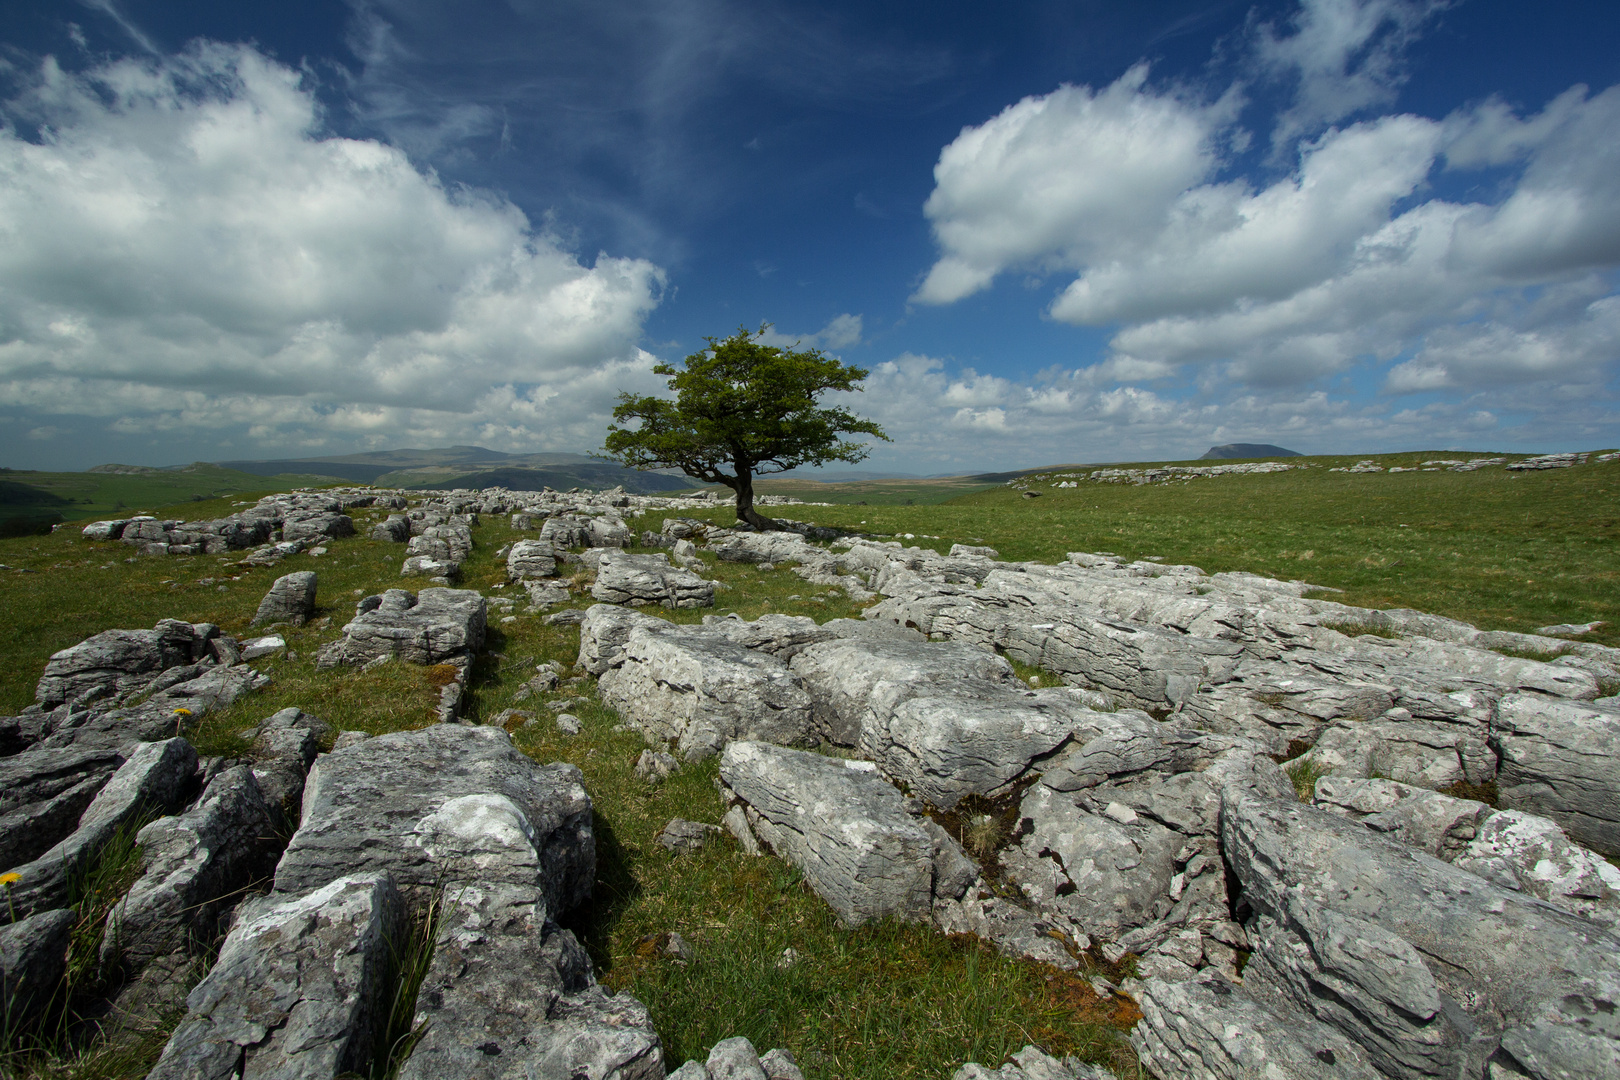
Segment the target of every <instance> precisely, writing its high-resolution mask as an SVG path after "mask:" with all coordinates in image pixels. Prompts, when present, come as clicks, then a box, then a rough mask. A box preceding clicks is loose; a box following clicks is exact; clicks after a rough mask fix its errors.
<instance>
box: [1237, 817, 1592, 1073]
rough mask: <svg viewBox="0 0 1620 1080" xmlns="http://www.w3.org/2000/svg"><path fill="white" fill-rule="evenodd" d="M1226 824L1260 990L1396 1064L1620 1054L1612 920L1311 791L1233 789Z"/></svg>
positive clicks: (1564, 1061) (1454, 1069)
mask: <svg viewBox="0 0 1620 1080" xmlns="http://www.w3.org/2000/svg"><path fill="white" fill-rule="evenodd" d="M1221 830H1222V837H1223V840H1224V842H1225V843H1224V850H1225V853H1226V857H1227V859H1228V861H1229V862H1230V863H1231V865H1232V868H1233V870H1234V872H1235V873H1236V874H1237V877H1238V880H1239V882H1240V884H1241V886H1242V890H1243V900H1244V903H1245V905H1246V906H1247V908H1248V909H1249V911H1250V912H1251V913H1252V914H1251V919H1252V925H1251V929H1250V939H1251V941H1252V942H1253V944H1254V955H1253V956H1252V957H1251V959H1250V961H1249V964H1248V966H1247V967H1246V968H1245V969H1244V984H1245V988H1246V989H1247V990H1248V991H1249V992H1250V993H1251V994H1253V995H1255V996H1257V997H1258V998H1259V999H1260V1000H1261V1001H1262V1002H1268V1001H1274V1002H1277V1003H1279V1005H1280V1006H1281V1007H1283V1008H1285V1009H1287V1008H1292V1009H1297V1010H1301V1011H1304V1012H1307V1013H1309V1014H1311V1015H1314V1016H1315V1017H1316V1018H1317V1019H1319V1020H1322V1021H1323V1022H1325V1023H1328V1024H1331V1025H1333V1026H1334V1027H1336V1028H1338V1029H1339V1030H1340V1031H1342V1032H1343V1033H1344V1034H1345V1035H1347V1036H1348V1037H1349V1038H1351V1039H1352V1040H1353V1041H1355V1042H1356V1043H1358V1044H1359V1045H1360V1046H1361V1047H1362V1049H1363V1050H1364V1051H1365V1052H1366V1055H1367V1057H1368V1059H1369V1060H1371V1061H1372V1062H1373V1064H1374V1065H1375V1066H1376V1067H1377V1068H1378V1069H1379V1070H1380V1071H1381V1072H1383V1073H1384V1074H1386V1075H1388V1076H1395V1077H1408V1076H1412V1077H1415V1076H1442V1075H1459V1076H1482V1075H1484V1074H1485V1068H1486V1062H1487V1061H1491V1062H1494V1063H1497V1064H1495V1065H1493V1068H1495V1067H1499V1066H1500V1067H1511V1068H1513V1069H1517V1070H1518V1073H1517V1074H1523V1075H1531V1076H1542V1077H1552V1076H1566V1075H1567V1076H1595V1075H1609V1071H1610V1070H1612V1069H1614V1068H1615V1067H1617V1066H1620V1024H1617V1023H1616V1021H1615V1020H1614V1017H1615V1015H1616V1011H1615V1004H1616V999H1617V998H1620V939H1617V938H1615V937H1614V935H1613V934H1612V933H1611V932H1610V931H1609V930H1608V929H1606V928H1604V927H1602V926H1599V925H1598V924H1596V923H1593V922H1591V921H1590V920H1587V919H1582V918H1580V917H1578V916H1574V915H1569V914H1565V913H1564V912H1561V911H1557V910H1555V909H1554V908H1551V907H1549V906H1547V905H1546V904H1544V903H1541V902H1540V901H1538V900H1535V899H1533V898H1529V897H1526V896H1524V895H1523V894H1520V893H1516V892H1511V891H1509V890H1505V889H1501V888H1499V887H1497V886H1494V885H1492V884H1491V883H1489V882H1487V881H1486V880H1484V879H1483V878H1480V877H1478V876H1476V875H1474V874H1470V873H1468V872H1466V871H1464V870H1460V869H1458V868H1456V867H1453V866H1449V865H1447V864H1446V863H1443V862H1440V861H1439V860H1437V859H1433V858H1431V857H1429V856H1427V855H1424V854H1422V853H1420V852H1417V851H1415V850H1413V849H1411V848H1408V847H1406V846H1404V845H1401V844H1399V843H1396V842H1395V841H1392V840H1389V839H1385V838H1382V837H1379V836H1378V835H1377V834H1376V833H1374V832H1372V831H1371V830H1369V829H1367V828H1365V827H1363V826H1362V825H1360V824H1358V823H1355V822H1353V821H1349V820H1347V819H1345V818H1342V817H1339V816H1336V815H1333V814H1326V813H1323V812H1321V811H1319V810H1314V809H1312V808H1310V807H1307V806H1303V805H1301V804H1299V803H1290V802H1287V801H1284V800H1271V799H1264V798H1259V797H1256V796H1253V795H1243V794H1230V793H1229V795H1228V797H1227V798H1225V800H1224V803H1223V806H1222V812H1221ZM1594 1066H1597V1067H1598V1071H1595V1072H1594V1071H1593V1069H1594ZM1507 1075H1510V1076H1511V1075H1516V1073H1514V1072H1512V1071H1509V1072H1508V1073H1507Z"/></svg>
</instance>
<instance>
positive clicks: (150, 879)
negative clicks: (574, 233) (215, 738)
mask: <svg viewBox="0 0 1620 1080" xmlns="http://www.w3.org/2000/svg"><path fill="white" fill-rule="evenodd" d="M136 840H137V841H138V842H139V844H140V845H141V877H140V878H139V879H138V880H137V881H136V882H135V884H134V885H133V886H131V887H130V890H129V892H128V893H126V894H125V896H124V898H123V900H121V901H119V903H118V905H117V906H116V907H115V908H114V909H113V911H112V913H111V915H110V916H109V917H108V923H107V932H106V936H105V938H104V939H103V941H102V947H101V948H102V956H103V960H104V962H106V961H113V960H121V961H122V962H123V963H124V964H125V966H126V968H127V969H128V970H129V971H130V972H131V973H139V972H140V971H141V970H142V969H143V968H145V967H146V966H147V965H148V964H150V963H152V962H154V961H156V960H160V959H162V958H166V957H169V956H172V955H175V954H180V955H187V954H190V953H191V952H192V951H193V950H206V949H208V948H209V947H211V946H212V945H213V944H214V943H216V942H217V941H218V940H219V938H220V937H221V936H223V927H221V925H220V920H221V917H222V916H223V915H225V914H226V913H228V912H229V910H230V909H231V907H232V906H234V904H235V901H236V898H237V897H239V896H240V895H241V894H242V890H243V889H245V888H246V887H247V886H248V885H250V884H252V883H253V882H254V881H257V880H260V879H263V878H266V877H268V875H269V873H270V871H271V869H272V868H273V867H274V864H275V856H276V855H277V854H278V850H277V849H278V847H279V845H277V844H276V843H275V837H274V833H273V821H272V817H271V812H270V807H269V806H267V805H266V804H265V799H264V796H263V795H262V794H261V793H260V791H259V785H258V781H256V780H255V779H254V776H253V769H252V768H250V767H249V766H247V765H237V766H234V767H233V768H230V769H227V770H225V771H224V772H222V773H220V774H218V775H217V776H215V777H214V778H213V779H212V780H211V781H209V783H208V787H207V788H206V789H205V790H204V792H203V796H202V798H201V799H200V800H199V801H198V803H197V805H196V806H194V807H192V808H191V809H190V810H187V811H186V812H185V813H183V814H179V815H177V816H174V817H162V818H159V819H158V820H156V821H154V822H152V823H151V824H149V825H147V826H146V827H145V828H143V829H142V830H141V831H140V833H139V834H138V835H137V837H136Z"/></svg>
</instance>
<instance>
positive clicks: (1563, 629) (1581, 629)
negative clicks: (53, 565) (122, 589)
mask: <svg viewBox="0 0 1620 1080" xmlns="http://www.w3.org/2000/svg"><path fill="white" fill-rule="evenodd" d="M86 528H89V526H86ZM1607 625H1608V624H1607V623H1605V622H1604V621H1603V620H1602V619H1598V620H1596V621H1595V622H1586V623H1554V624H1553V625H1551V626H1542V627H1538V628H1537V629H1536V633H1538V634H1544V635H1546V636H1548V637H1580V636H1581V635H1582V634H1590V633H1591V632H1592V631H1594V630H1596V629H1598V628H1599V627H1602V626H1607Z"/></svg>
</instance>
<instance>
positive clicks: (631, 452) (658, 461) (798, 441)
mask: <svg viewBox="0 0 1620 1080" xmlns="http://www.w3.org/2000/svg"><path fill="white" fill-rule="evenodd" d="M769 325H770V324H768V323H767V324H766V325H765V326H761V327H760V328H759V330H758V332H751V331H749V330H748V329H747V328H746V327H744V328H739V329H738V330H737V332H736V333H735V334H732V335H731V336H730V337H728V338H726V339H725V340H723V341H718V340H716V339H714V338H705V339H704V340H705V341H707V342H708V343H709V347H708V348H706V349H704V350H703V351H702V352H696V353H693V354H692V355H691V356H688V357H687V358H686V359H685V360H684V361H683V364H684V365H685V366H684V370H682V369H679V368H676V367H675V366H674V365H672V364H659V365H658V366H657V367H655V368H653V371H655V372H657V373H658V374H659V375H668V376H669V377H670V379H669V388H670V389H671V390H673V391H675V400H674V401H669V400H666V399H663V398H655V397H635V396H633V395H631V394H628V393H625V394H620V395H619V405H618V407H617V408H615V409H614V410H613V419H614V421H615V422H614V423H613V424H610V425H609V426H608V435H607V440H606V449H607V453H608V455H609V456H611V457H613V458H614V459H616V460H618V461H620V462H623V463H624V464H625V465H628V466H630V467H631V468H636V469H680V470H681V471H682V472H684V473H685V474H686V475H688V476H691V477H695V478H696V479H698V480H704V481H707V482H709V483H711V484H724V485H725V486H726V487H728V488H730V489H731V490H732V491H734V492H736V493H737V520H738V521H746V522H747V523H748V524H750V525H752V526H754V527H755V528H756V529H780V528H781V527H782V526H781V525H780V524H779V523H778V522H775V521H773V520H771V519H770V518H768V517H765V516H763V515H762V514H760V513H759V512H757V511H756V510H755V509H754V477H755V476H763V475H767V474H770V473H779V472H783V471H785V470H787V469H793V468H797V467H798V466H800V465H823V464H825V463H827V462H829V461H851V462H854V461H860V460H861V459H862V458H864V457H866V455H867V453H868V451H867V448H866V447H865V446H864V445H862V444H861V443H856V442H849V441H847V440H845V439H841V438H839V436H840V435H846V434H853V433H857V432H858V433H861V434H866V435H873V436H876V437H877V438H879V439H882V440H884V441H885V442H888V441H889V437H888V436H887V435H885V434H884V433H883V429H882V428H880V427H878V426H877V425H876V424H874V423H873V422H872V421H870V420H863V419H861V418H860V417H858V416H856V415H855V414H854V413H852V412H850V411H849V410H848V409H836V408H833V409H829V408H823V407H821V405H820V404H819V398H820V396H821V395H822V394H823V393H824V392H826V391H828V390H858V389H860V386H859V384H860V382H861V380H862V379H864V378H866V374H867V373H866V371H865V369H863V368H858V367H846V366H845V365H844V364H842V363H840V362H839V361H837V360H834V359H832V358H831V357H828V356H825V355H823V354H822V352H821V350H819V349H803V350H790V349H779V348H777V347H776V346H774V345H765V344H762V343H761V342H760V339H761V338H762V337H764V335H765V331H766V330H767V329H769ZM632 420H637V421H640V424H639V425H637V426H636V427H634V428H629V427H621V426H619V425H621V424H624V423H626V422H628V421H632ZM727 469H729V470H730V471H729V472H727V471H726V470H727Z"/></svg>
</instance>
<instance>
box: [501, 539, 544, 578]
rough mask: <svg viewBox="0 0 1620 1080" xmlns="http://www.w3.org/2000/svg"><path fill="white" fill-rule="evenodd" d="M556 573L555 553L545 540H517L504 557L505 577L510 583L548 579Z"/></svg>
mask: <svg viewBox="0 0 1620 1080" xmlns="http://www.w3.org/2000/svg"><path fill="white" fill-rule="evenodd" d="M556 573H557V552H556V550H555V549H554V548H553V547H552V546H551V544H550V543H549V542H548V541H545V540H519V541H517V542H516V543H514V544H513V545H512V548H511V550H510V551H508V552H507V555H506V576H507V577H508V578H509V579H510V580H512V581H530V580H533V579H535V578H548V577H552V576H553V575H555V574H556Z"/></svg>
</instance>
